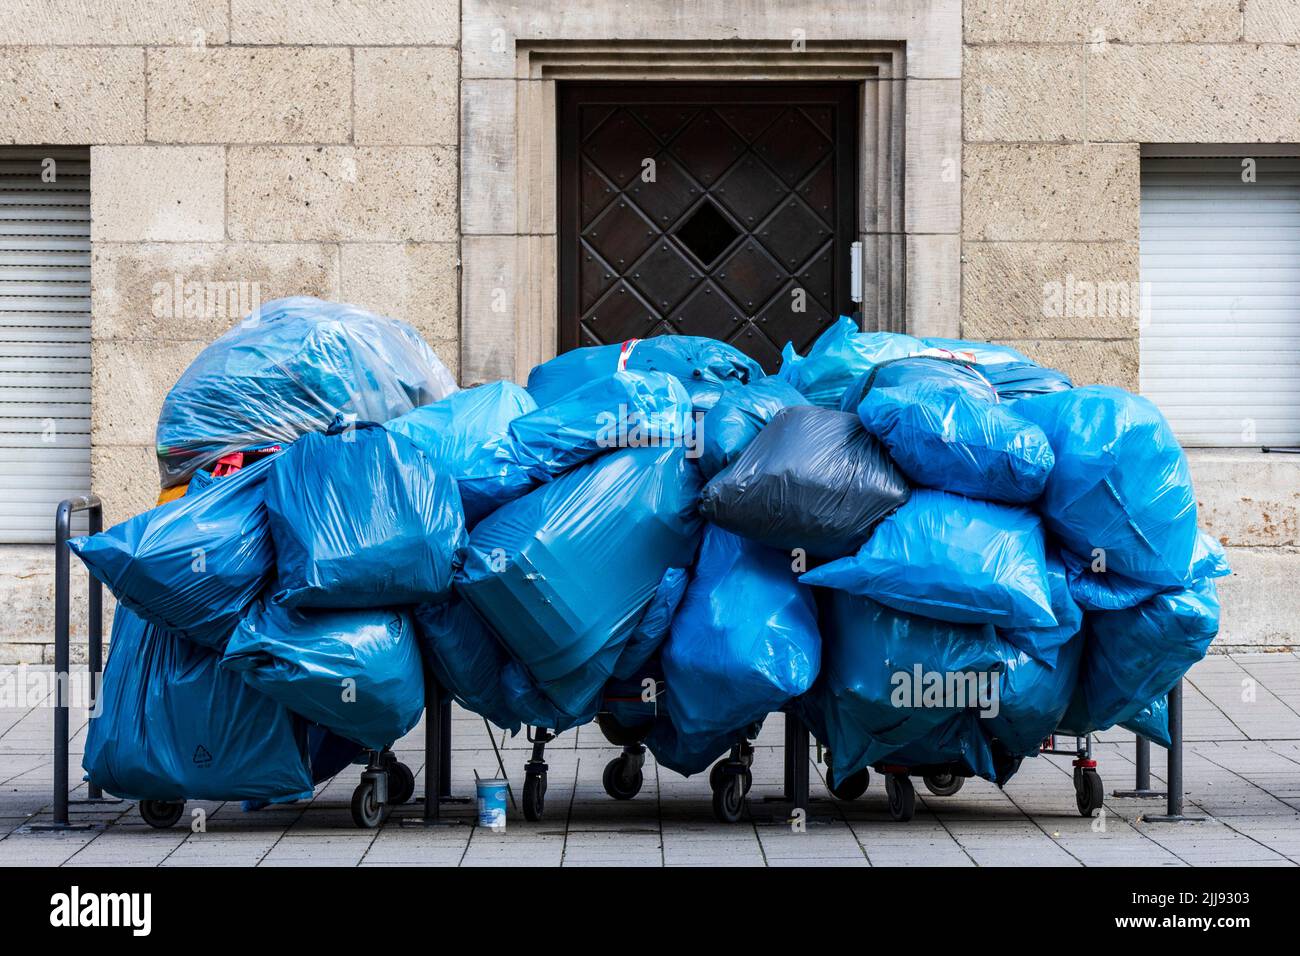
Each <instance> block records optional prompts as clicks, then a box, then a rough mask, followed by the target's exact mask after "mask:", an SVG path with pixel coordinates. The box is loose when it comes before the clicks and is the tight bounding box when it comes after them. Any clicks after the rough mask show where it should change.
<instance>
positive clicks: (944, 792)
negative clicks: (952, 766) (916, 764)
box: [921, 773, 966, 797]
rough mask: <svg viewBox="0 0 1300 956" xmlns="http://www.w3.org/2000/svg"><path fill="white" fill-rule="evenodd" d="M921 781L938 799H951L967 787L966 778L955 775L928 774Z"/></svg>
mask: <svg viewBox="0 0 1300 956" xmlns="http://www.w3.org/2000/svg"><path fill="white" fill-rule="evenodd" d="M921 781H922V783H924V784H925V789H927V790H929V791H930V792H931V793H932V794H934V795H935V796H936V797H951V796H952V795H953V794H954V793H956V792H957V791H958V790H960V789H961V788H962V787H963V786H964V785H965V783H966V778H965V777H959V776H957V775H956V774H955V773H928V774H926V775H925V776H924V777H922V778H921Z"/></svg>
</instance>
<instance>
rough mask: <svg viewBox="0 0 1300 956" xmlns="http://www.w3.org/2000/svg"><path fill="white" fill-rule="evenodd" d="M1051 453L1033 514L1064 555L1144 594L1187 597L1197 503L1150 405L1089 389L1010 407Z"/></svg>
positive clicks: (1172, 442) (1169, 434)
mask: <svg viewBox="0 0 1300 956" xmlns="http://www.w3.org/2000/svg"><path fill="white" fill-rule="evenodd" d="M1015 409H1016V412H1017V413H1018V414H1020V415H1023V416H1024V417H1026V418H1028V419H1029V420H1030V421H1033V422H1035V423H1036V424H1038V425H1039V426H1040V427H1041V428H1042V429H1043V431H1044V432H1046V434H1047V438H1048V441H1050V442H1051V444H1052V449H1053V450H1054V451H1055V452H1056V467H1055V468H1053V469H1052V473H1051V475H1050V476H1049V477H1048V480H1047V486H1046V488H1045V490H1044V492H1043V497H1042V499H1041V500H1040V501H1039V502H1038V505H1037V507H1038V510H1039V512H1040V513H1041V514H1042V516H1043V520H1044V522H1045V523H1046V524H1047V527H1048V528H1049V529H1050V530H1051V531H1052V532H1053V533H1054V534H1055V535H1056V536H1057V537H1058V538H1060V541H1061V544H1062V546H1063V547H1064V548H1066V549H1067V550H1069V551H1072V552H1074V553H1075V554H1077V555H1081V556H1085V557H1091V556H1093V555H1094V554H1095V553H1097V552H1096V551H1095V549H1101V551H1102V552H1104V554H1105V559H1106V568H1107V570H1108V571H1116V572H1118V573H1119V574H1122V575H1124V576H1125V577H1128V578H1132V579H1134V580H1135V581H1140V582H1144V583H1147V584H1155V585H1161V586H1177V587H1185V586H1186V585H1187V584H1188V583H1189V577H1188V569H1189V568H1190V567H1191V564H1192V553H1193V550H1194V549H1195V547H1196V497H1195V495H1194V494H1193V493H1192V478H1191V473H1190V471H1189V470H1188V467H1187V456H1186V455H1184V454H1183V450H1182V448H1180V447H1179V445H1178V441H1177V439H1175V438H1174V433H1173V431H1171V430H1170V428H1169V425H1168V423H1167V422H1166V421H1165V419H1164V416H1163V415H1161V414H1160V410H1159V409H1158V408H1156V406H1155V405H1153V404H1152V403H1151V402H1150V401H1149V400H1147V399H1145V398H1141V397H1140V396H1137V395H1131V394H1129V393H1128V392H1125V391H1124V390H1122V389H1118V388H1112V387H1110V386H1105V385H1089V386H1086V387H1084V388H1073V389H1070V390H1069V391H1065V392H1056V393H1054V394H1051V395H1036V396H1034V397H1032V398H1025V399H1021V400H1020V401H1018V402H1016V404H1015Z"/></svg>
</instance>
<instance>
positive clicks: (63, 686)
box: [54, 501, 72, 827]
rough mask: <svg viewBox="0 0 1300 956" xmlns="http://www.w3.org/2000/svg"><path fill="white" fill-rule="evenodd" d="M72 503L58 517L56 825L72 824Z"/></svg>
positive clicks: (63, 506) (61, 506)
mask: <svg viewBox="0 0 1300 956" xmlns="http://www.w3.org/2000/svg"><path fill="white" fill-rule="evenodd" d="M71 525H72V502H70V501H63V502H60V503H59V508H58V510H57V511H56V512H55V513H54V825H55V826H56V827H67V826H69V825H70V823H69V820H68V695H67V690H68V687H67V675H68V673H69V671H70V670H71V667H70V664H69V657H70V656H71V652H70V649H69V646H68V642H69V637H68V606H69V598H68V588H69V581H68V555H69V552H68V532H69V529H70V527H71Z"/></svg>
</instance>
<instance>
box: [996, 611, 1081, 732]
mask: <svg viewBox="0 0 1300 956" xmlns="http://www.w3.org/2000/svg"><path fill="white" fill-rule="evenodd" d="M1002 646H1003V659H1002V670H1001V671H1000V673H999V675H998V681H997V684H996V686H997V701H996V703H995V704H994V705H993V706H992V707H991V708H989V709H988V710H987V711H986V712H983V713H981V714H980V718H981V719H980V726H981V728H982V729H983V730H984V732H985V733H986V734H989V735H991V736H993V737H995V738H997V739H998V740H999V741H1001V743H1002V745H1003V746H1004V747H1005V748H1006V750H1007V751H1009V752H1010V753H1012V754H1015V755H1016V756H1020V757H1027V756H1034V755H1036V754H1037V753H1038V750H1039V747H1040V746H1041V744H1042V742H1043V740H1044V739H1046V738H1047V737H1048V736H1049V735H1050V734H1051V733H1052V731H1054V730H1055V729H1056V727H1057V725H1058V724H1059V723H1060V721H1061V716H1062V714H1064V713H1065V711H1066V708H1067V707H1068V706H1069V704H1070V698H1071V696H1072V695H1073V694H1074V688H1075V686H1076V685H1077V684H1078V681H1079V663H1080V660H1081V659H1082V656H1083V648H1084V635H1083V632H1082V631H1080V632H1078V633H1076V634H1074V635H1073V636H1072V637H1071V638H1070V639H1069V640H1068V641H1066V643H1065V644H1063V645H1062V646H1061V647H1060V648H1059V649H1058V653H1057V655H1056V662H1055V664H1054V665H1049V664H1045V663H1043V662H1042V661H1041V660H1038V659H1037V658H1034V657H1031V656H1030V655H1028V654H1026V653H1025V652H1024V651H1022V650H1019V649H1017V648H1015V647H1012V646H1011V645H1010V643H1009V642H1004V643H1003V645H1002Z"/></svg>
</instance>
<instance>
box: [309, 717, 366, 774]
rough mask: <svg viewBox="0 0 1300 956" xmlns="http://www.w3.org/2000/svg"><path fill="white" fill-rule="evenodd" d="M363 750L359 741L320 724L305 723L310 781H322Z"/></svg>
mask: <svg viewBox="0 0 1300 956" xmlns="http://www.w3.org/2000/svg"><path fill="white" fill-rule="evenodd" d="M363 750H365V748H364V747H362V746H361V745H360V744H359V743H357V742H356V741H353V740H348V739H347V738H346V737H340V736H339V735H338V734H336V733H334V732H333V731H332V730H327V729H326V728H324V727H322V726H321V725H320V724H308V725H307V757H308V761H309V762H310V764H311V782H312V783H314V784H321V783H324V782H325V781H326V780H329V779H330V778H332V777H335V776H337V775H338V774H340V773H342V772H343V771H344V770H345V769H346V768H347V767H349V766H351V765H352V764H353V763H355V762H356V759H357V758H358V757H360V756H361V753H362V751H363Z"/></svg>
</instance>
